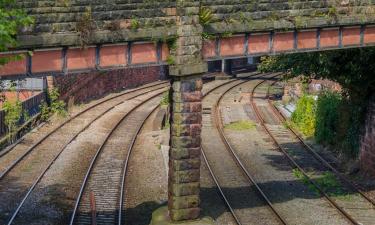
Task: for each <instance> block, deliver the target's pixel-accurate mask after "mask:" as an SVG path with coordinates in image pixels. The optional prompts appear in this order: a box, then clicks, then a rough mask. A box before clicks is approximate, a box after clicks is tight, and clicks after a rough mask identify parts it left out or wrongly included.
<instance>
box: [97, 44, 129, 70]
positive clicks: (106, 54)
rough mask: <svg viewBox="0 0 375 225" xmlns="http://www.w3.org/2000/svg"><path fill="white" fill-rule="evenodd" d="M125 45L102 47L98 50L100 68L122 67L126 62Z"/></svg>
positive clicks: (126, 48)
mask: <svg viewBox="0 0 375 225" xmlns="http://www.w3.org/2000/svg"><path fill="white" fill-rule="evenodd" d="M127 52H128V46H127V45H114V46H103V47H102V48H101V49H100V66H101V67H111V66H124V65H126V62H127Z"/></svg>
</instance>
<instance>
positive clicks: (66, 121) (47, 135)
mask: <svg viewBox="0 0 375 225" xmlns="http://www.w3.org/2000/svg"><path fill="white" fill-rule="evenodd" d="M167 83H168V82H158V83H157V84H153V85H149V86H144V87H140V88H136V89H133V90H129V91H125V92H123V93H120V94H116V95H114V96H112V97H110V98H107V99H103V100H101V101H99V102H97V103H95V104H93V105H91V106H89V107H88V108H86V109H84V110H82V111H80V112H79V113H77V114H75V115H73V116H72V117H70V118H69V119H67V120H65V121H64V122H63V123H61V124H60V125H58V126H57V127H55V128H54V129H53V130H52V131H50V132H48V133H47V134H46V135H44V136H43V137H42V138H40V139H39V140H38V141H37V142H35V143H34V144H33V145H32V146H30V147H29V148H28V149H27V150H26V151H25V152H24V153H22V154H20V155H19V156H18V157H17V158H16V160H14V161H13V162H12V163H11V164H10V165H8V166H7V167H6V168H5V170H3V171H2V172H1V174H0V180H1V179H3V178H4V176H5V175H6V174H8V173H9V172H10V171H11V170H12V169H13V168H14V167H15V166H16V165H17V164H18V163H19V162H20V161H22V160H23V159H24V158H25V157H26V156H27V155H29V154H30V153H31V152H32V151H33V150H34V149H35V148H36V147H38V146H39V145H40V144H41V143H43V142H44V141H45V140H46V139H47V138H49V137H50V136H51V135H53V134H55V133H56V132H57V131H58V130H60V129H61V128H63V127H64V126H67V125H68V124H69V123H71V122H74V120H76V119H78V118H79V117H80V116H82V115H84V114H85V113H87V112H89V111H90V110H92V109H95V108H96V107H98V106H102V105H103V104H104V103H108V102H110V101H112V100H115V99H117V98H120V97H123V96H126V95H129V94H133V93H136V92H139V91H142V90H145V89H150V88H153V87H158V86H163V85H165V84H167ZM162 88H164V87H160V88H159V89H162ZM151 91H153V90H149V91H146V92H143V93H140V94H138V95H135V96H132V97H130V98H126V99H123V100H121V101H120V102H117V103H115V104H114V105H112V106H110V108H108V110H107V111H109V110H111V109H113V108H114V107H116V106H118V105H120V104H122V103H124V101H126V100H129V99H132V98H135V97H138V96H140V95H141V94H146V93H149V92H151ZM107 111H106V112H107ZM15 147H16V145H14V146H12V147H11V148H10V149H8V150H7V151H6V152H4V153H2V154H1V155H0V159H1V158H3V157H6V156H7V155H8V154H10V153H12V150H13V149H14V148H15Z"/></svg>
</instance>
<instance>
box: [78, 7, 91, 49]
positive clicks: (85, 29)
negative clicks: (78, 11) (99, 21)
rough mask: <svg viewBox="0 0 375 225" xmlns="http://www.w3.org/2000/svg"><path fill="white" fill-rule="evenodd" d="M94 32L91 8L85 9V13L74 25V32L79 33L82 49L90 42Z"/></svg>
mask: <svg viewBox="0 0 375 225" xmlns="http://www.w3.org/2000/svg"><path fill="white" fill-rule="evenodd" d="M94 30H95V23H94V19H93V18H92V11H91V7H86V10H85V12H84V13H83V15H82V16H81V18H80V20H79V21H78V22H77V24H76V31H77V32H78V33H79V37H80V42H81V46H82V47H86V46H87V45H88V44H89V43H90V40H91V36H92V33H93V31H94Z"/></svg>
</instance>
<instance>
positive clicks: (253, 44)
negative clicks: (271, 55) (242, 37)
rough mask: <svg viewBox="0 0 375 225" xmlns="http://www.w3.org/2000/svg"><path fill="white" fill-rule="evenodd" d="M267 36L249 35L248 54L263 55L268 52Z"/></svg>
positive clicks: (268, 38) (268, 39)
mask: <svg viewBox="0 0 375 225" xmlns="http://www.w3.org/2000/svg"><path fill="white" fill-rule="evenodd" d="M269 41H270V37H269V34H259V35H250V37H249V49H248V50H249V53H250V54H252V53H253V54H254V53H263V52H269V50H270V43H269Z"/></svg>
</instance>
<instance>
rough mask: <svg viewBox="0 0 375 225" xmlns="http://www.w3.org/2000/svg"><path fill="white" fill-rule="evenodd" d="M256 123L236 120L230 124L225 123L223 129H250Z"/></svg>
mask: <svg viewBox="0 0 375 225" xmlns="http://www.w3.org/2000/svg"><path fill="white" fill-rule="evenodd" d="M255 127H256V125H255V123H253V122H251V121H249V120H240V121H236V122H232V123H230V124H227V125H225V127H224V128H225V129H229V130H237V131H242V130H250V129H253V128H255Z"/></svg>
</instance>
